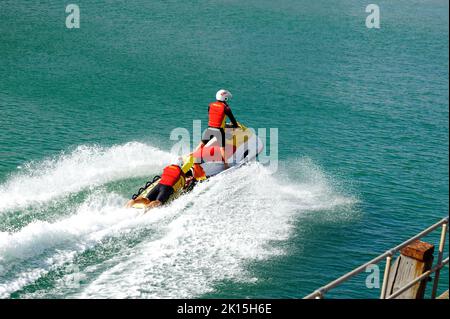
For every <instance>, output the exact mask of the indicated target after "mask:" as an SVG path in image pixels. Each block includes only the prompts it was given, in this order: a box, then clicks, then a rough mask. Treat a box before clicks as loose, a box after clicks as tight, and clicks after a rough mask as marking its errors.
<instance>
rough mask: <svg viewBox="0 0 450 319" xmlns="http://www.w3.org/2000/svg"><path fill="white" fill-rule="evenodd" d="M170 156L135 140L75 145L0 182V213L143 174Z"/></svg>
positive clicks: (27, 166)
mask: <svg viewBox="0 0 450 319" xmlns="http://www.w3.org/2000/svg"><path fill="white" fill-rule="evenodd" d="M173 157H174V156H173V155H171V154H170V153H168V152H165V151H162V150H160V149H157V148H155V147H153V146H150V145H147V144H143V143H138V142H130V143H126V144H123V145H116V146H113V147H109V148H105V147H98V146H79V147H77V148H76V149H75V150H74V151H72V152H70V153H68V154H65V153H62V154H60V155H59V156H57V157H55V158H51V159H47V160H45V161H43V162H40V163H28V164H27V165H25V167H24V168H23V169H22V171H19V172H16V173H15V174H13V175H12V176H11V177H10V178H9V179H8V180H7V181H6V182H5V183H4V184H2V185H0V213H1V212H4V211H8V210H13V209H22V208H26V207H29V206H32V205H39V204H44V203H47V202H49V201H51V200H54V199H58V198H62V197H66V196H68V195H70V194H72V193H77V192H79V191H81V190H83V189H85V188H89V187H93V186H99V185H102V184H105V183H107V182H111V181H115V180H120V179H123V178H129V177H139V176H146V175H148V174H149V172H153V171H158V170H159V169H160V168H161V167H162V166H164V165H165V164H167V163H169V162H170V161H171V160H173Z"/></svg>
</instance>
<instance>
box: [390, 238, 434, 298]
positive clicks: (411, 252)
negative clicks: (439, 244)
mask: <svg viewBox="0 0 450 319" xmlns="http://www.w3.org/2000/svg"><path fill="white" fill-rule="evenodd" d="M433 253H434V245H431V244H429V243H426V242H423V241H420V240H417V241H415V242H413V243H411V244H409V245H408V246H406V247H405V248H403V249H402V250H401V251H400V256H398V258H397V259H396V261H395V263H394V266H393V267H392V268H391V271H390V274H389V282H388V286H387V293H386V297H387V296H389V295H391V294H393V293H394V292H395V291H397V290H398V289H399V288H401V287H403V286H405V285H407V284H408V283H410V282H411V281H413V280H414V279H416V278H417V277H419V276H420V275H422V274H423V273H424V272H426V271H428V270H430V269H431V266H432V264H433ZM427 281H428V280H427V279H424V280H422V281H421V282H418V283H417V284H415V285H414V286H412V287H411V288H409V289H408V290H406V291H405V292H403V293H401V294H400V295H398V296H397V297H396V299H423V297H424V294H425V288H426V285H427Z"/></svg>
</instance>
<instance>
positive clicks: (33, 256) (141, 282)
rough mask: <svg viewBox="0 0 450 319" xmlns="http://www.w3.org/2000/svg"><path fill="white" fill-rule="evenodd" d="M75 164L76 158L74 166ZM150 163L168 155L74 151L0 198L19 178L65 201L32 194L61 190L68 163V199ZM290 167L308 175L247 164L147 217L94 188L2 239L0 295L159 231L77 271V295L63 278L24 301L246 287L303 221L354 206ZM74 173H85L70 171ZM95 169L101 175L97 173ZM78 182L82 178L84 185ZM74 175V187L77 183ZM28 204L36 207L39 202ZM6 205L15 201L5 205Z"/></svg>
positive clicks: (311, 173) (313, 173) (310, 169)
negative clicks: (257, 265) (140, 233)
mask: <svg viewBox="0 0 450 319" xmlns="http://www.w3.org/2000/svg"><path fill="white" fill-rule="evenodd" d="M127 149H128V150H130V149H131V151H133V150H134V153H135V154H134V156H136V157H137V158H134V159H132V156H131V155H130V154H128V155H124V154H121V153H123V152H124V151H126V150H127ZM138 150H140V151H138ZM146 151H147V154H146V156H143V155H142V153H145V152H146ZM81 154H89V155H81ZM155 154H156V155H155ZM79 156H80V157H81V158H83V160H81V161H80V160H77V159H76V158H77V157H79ZM158 156H160V157H159V159H161V160H162V159H165V158H166V157H170V154H168V153H164V152H162V151H159V150H157V149H153V148H151V147H148V146H146V145H143V144H139V143H130V144H125V145H122V146H118V147H112V148H110V149H101V150H98V149H87V150H77V151H75V152H73V153H72V154H71V155H68V156H61V158H60V159H59V160H54V161H51V162H50V165H48V168H47V169H44V170H43V172H45V173H35V174H22V175H17V176H16V177H15V178H14V179H13V180H10V181H9V182H8V183H7V184H5V185H3V189H2V196H6V195H5V193H8V192H9V194H14V187H13V186H12V185H13V184H14V183H18V182H19V181H20V179H26V178H27V177H28V178H31V179H35V180H34V181H33V183H35V184H33V183H32V185H35V186H33V187H36V190H37V193H38V194H41V195H42V200H45V198H49V197H52V196H63V192H62V190H57V188H54V187H53V186H52V185H48V187H47V185H46V186H45V187H44V189H43V190H42V193H39V190H38V188H37V184H38V183H39V182H41V183H42V182H43V181H47V183H52V182H55V183H61V184H60V186H61V187H64V185H63V183H62V182H61V181H62V180H63V178H62V175H64V174H63V173H67V172H68V170H70V169H71V168H70V167H71V165H75V166H77V169H73V170H74V171H73V176H72V177H71V179H72V181H74V183H75V184H77V185H76V186H72V187H73V188H70V189H67V188H66V191H67V192H70V191H77V190H78V189H80V188H82V187H89V186H91V185H99V184H101V183H105V182H109V181H111V180H114V179H119V178H124V177H130V176H135V175H136V174H140V172H142V174H147V173H148V165H152V162H150V164H149V162H148V159H149V158H152V157H156V158H157V157H158ZM88 158H89V159H90V160H88ZM107 159H108V160H109V161H110V163H112V166H113V167H114V168H115V169H116V170H117V172H116V171H114V170H113V169H112V168H111V169H110V168H103V171H102V168H101V167H102V165H103V164H102V163H103V162H104V161H105V160H107ZM66 161H68V163H67V162H66ZM295 166H296V167H298V168H299V169H300V170H301V171H303V172H307V174H303V176H307V178H305V179H304V180H302V181H300V182H299V181H292V180H289V179H288V178H287V177H283V176H282V174H272V173H270V172H269V170H267V169H265V168H264V167H263V166H262V165H260V164H258V163H253V164H250V165H246V166H244V167H242V168H240V169H237V170H235V171H234V172H230V173H226V174H223V175H221V176H216V177H213V178H212V179H210V180H209V181H207V182H205V183H202V184H200V185H198V187H196V188H195V189H194V190H193V191H192V192H191V193H189V194H186V195H184V196H183V197H181V198H180V199H178V200H175V201H174V202H173V203H172V204H170V205H168V206H165V207H161V208H158V209H155V210H153V211H151V212H150V213H148V214H145V215H142V214H140V213H138V212H136V211H134V210H127V209H124V208H123V204H124V202H125V201H126V199H125V198H123V197H121V196H119V195H117V194H108V195H105V194H104V192H101V191H100V190H97V191H94V192H93V193H91V195H90V196H89V197H88V198H87V199H86V200H85V201H84V202H83V203H80V204H79V206H78V207H76V209H75V210H74V213H73V214H72V215H70V216H65V217H62V218H61V219H60V220H57V221H54V222H44V221H34V222H31V223H29V224H28V225H27V226H25V227H23V228H22V229H20V230H19V231H17V232H13V233H9V232H3V233H1V232H0V265H2V269H0V297H1V298H6V297H8V296H10V295H11V293H13V292H15V291H18V290H20V289H22V288H23V287H25V286H27V285H29V284H32V283H33V282H35V281H36V280H37V279H39V278H41V277H43V276H45V275H46V274H47V273H48V272H49V271H51V270H54V269H57V268H58V267H62V266H63V265H66V264H67V263H69V264H73V262H74V259H75V258H76V256H77V255H79V254H81V253H83V252H85V251H86V250H87V249H96V247H98V246H99V245H102V241H103V240H105V239H106V238H112V237H114V238H117V239H118V240H123V239H121V238H122V237H123V236H124V234H127V233H129V232H132V231H137V230H139V229H142V228H151V229H157V230H158V231H159V233H160V234H159V236H158V237H157V238H155V237H154V236H150V235H145V236H144V237H143V238H140V239H139V243H138V244H137V245H136V246H134V247H133V249H131V250H126V249H122V250H120V251H119V252H118V253H117V254H115V255H114V256H113V257H112V258H110V259H108V260H107V261H103V262H100V263H103V265H102V264H96V265H95V266H94V267H93V268H91V269H83V270H82V271H81V272H80V273H81V277H82V278H89V280H87V281H86V283H85V284H83V285H81V287H80V288H79V289H76V290H75V291H72V290H68V288H67V286H65V285H64V280H59V281H58V280H57V281H56V282H55V283H54V287H53V288H51V289H50V290H49V291H40V292H38V293H36V294H37V295H33V294H31V297H33V296H39V297H44V298H45V297H54V296H61V295H63V296H64V297H75V298H76V297H89V298H103V297H107V298H143V297H145V298H151V297H152V298H164V297H167V298H182V297H197V296H201V295H202V294H205V293H208V292H211V291H213V290H214V287H215V284H217V283H218V282H220V281H223V280H233V281H246V282H249V281H251V282H254V281H255V280H257V278H254V276H253V275H252V274H251V273H249V272H248V271H247V269H248V268H247V266H248V265H249V263H252V262H260V261H263V260H266V259H267V258H272V257H274V256H278V255H281V254H285V253H287V252H286V251H285V250H284V249H283V246H282V245H279V244H278V243H280V242H283V241H286V240H288V239H289V238H290V236H291V235H292V232H293V231H294V229H295V222H296V221H297V220H298V217H299V216H300V215H301V214H303V213H305V212H314V211H324V210H330V209H334V208H335V207H339V206H347V205H350V206H351V205H352V204H353V203H354V202H355V200H354V199H353V198H349V197H347V196H343V195H340V194H339V193H337V192H336V191H335V190H334V188H333V184H332V183H330V180H329V178H327V176H326V175H325V174H323V173H322V172H321V170H320V169H319V168H318V167H316V166H314V165H312V164H311V163H310V162H302V161H299V163H296V165H295ZM80 169H84V170H85V171H87V172H88V173H87V174H86V175H83V174H81V173H77V172H76V170H80ZM98 169H100V171H101V172H100V173H96V172H97V171H98ZM127 170H128V171H127ZM63 171H64V172H63ZM77 174H78V175H77ZM82 175H83V176H89V177H86V178H85V179H83V178H82V177H81V176H82ZM301 175H302V174H301ZM77 176H78V178H81V179H82V180H80V181H77V180H76V179H77ZM5 190H6V192H5ZM5 198H6V197H5ZM34 200H35V201H36V202H39V200H38V197H37V196H36V197H34ZM33 204H34V201H30V202H29V203H28V205H33ZM14 205H17V203H16V202H10V206H11V207H12V206H14ZM3 207H5V206H3ZM92 269H96V271H92ZM99 269H100V270H99ZM98 271H100V273H97V272H98ZM69 291H70V292H69ZM25 297H26V295H25Z"/></svg>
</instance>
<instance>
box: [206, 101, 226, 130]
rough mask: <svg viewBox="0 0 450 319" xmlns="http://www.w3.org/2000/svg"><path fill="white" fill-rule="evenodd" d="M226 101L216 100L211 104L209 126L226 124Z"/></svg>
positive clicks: (216, 126)
mask: <svg viewBox="0 0 450 319" xmlns="http://www.w3.org/2000/svg"><path fill="white" fill-rule="evenodd" d="M225 106H226V105H225V103H223V102H220V101H216V102H212V103H211V104H209V122H208V126H209V127H215V128H220V127H224V126H225Z"/></svg>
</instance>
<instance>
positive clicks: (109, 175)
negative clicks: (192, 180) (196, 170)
mask: <svg viewBox="0 0 450 319" xmlns="http://www.w3.org/2000/svg"><path fill="white" fill-rule="evenodd" d="M76 3H77V4H78V5H79V7H80V10H81V25H80V26H81V27H80V29H71V30H69V29H67V28H66V27H65V18H66V13H65V5H66V3H65V2H63V1H45V2H39V3H31V2H29V1H9V0H6V1H5V0H3V1H2V2H1V3H0V297H1V298H36V297H38V298H79V297H95V298H98V297H107V298H152V297H157V298H160V297H163V298H164V297H168V298H172V297H189V298H195V297H207V298H209V297H212V298H216V297H225V298H228V297H238V298H246V297H250V298H258V297H262V298H266V297H273V298H300V297H303V296H305V295H306V294H308V293H310V292H312V291H313V290H314V289H316V288H318V287H320V286H321V285H324V284H326V283H328V282H329V281H331V280H333V279H335V278H337V277H338V276H340V275H342V274H344V273H346V272H347V271H350V270H351V269H353V268H354V267H356V266H358V265H360V264H362V263H364V262H366V261H368V260H370V259H371V258H372V257H374V256H376V255H377V254H379V253H382V252H384V251H385V250H387V249H388V248H390V247H392V246H394V245H396V244H398V243H400V242H401V241H403V240H405V239H407V238H409V237H411V236H412V235H414V234H415V233H416V232H418V231H420V230H422V229H424V228H425V227H427V226H429V225H430V224H432V223H434V222H436V221H438V220H439V219H440V218H442V217H444V216H446V215H448V209H449V204H448V203H449V202H448V196H449V171H448V155H449V154H448V150H449V139H448V138H449V135H448V133H449V125H448V115H449V114H448V112H449V107H448V105H449V93H448V92H449V91H448V85H449V74H448V70H449V69H448V67H449V64H448V62H449V57H448V52H449V51H448V48H449V47H448V27H449V18H448V9H449V8H448V1H445V0H442V1H440V0H439V1H438V0H435V1H426V2H424V1H416V0H413V1H411V0H410V1H403V0H396V1H378V2H377V4H378V5H379V6H380V9H381V28H380V29H367V28H366V26H365V19H366V16H367V13H365V7H366V5H367V4H368V3H365V2H364V1H356V0H355V1H352V0H344V1H333V2H331V1H294V0H280V1H275V2H274V1H265V0H264V1H261V0H249V1H234V0H229V1H225V0H222V1H208V2H205V1H156V0H155V1H128V2H127V1H114V2H112V1H95V2H94V3H93V1H85V0H80V1H76ZM220 88H227V89H229V90H230V91H231V92H232V93H233V95H234V98H233V101H232V103H231V106H232V109H233V111H234V113H235V115H236V117H237V119H238V121H241V122H243V123H245V124H246V125H247V126H250V127H254V128H271V127H272V128H278V132H279V134H278V135H279V145H278V153H279V170H278V171H277V172H276V173H272V172H270V171H269V170H268V169H267V168H265V167H263V166H262V165H260V164H252V165H249V166H248V167H244V168H242V169H240V170H238V171H236V172H235V173H233V174H229V175H227V176H224V177H221V178H216V179H215V180H211V181H210V183H207V184H205V185H201V186H200V187H198V188H197V189H196V190H195V191H194V192H193V193H191V194H189V195H187V196H186V197H185V199H183V200H182V201H175V202H174V203H173V204H172V205H170V206H168V207H164V208H162V209H158V210H156V211H154V212H152V214H148V215H146V216H138V215H137V214H135V213H132V212H128V211H125V210H123V209H122V206H123V203H124V202H125V201H126V199H127V198H129V196H130V195H131V194H132V193H133V192H135V191H136V189H137V188H138V187H140V186H141V185H142V184H143V183H144V182H145V181H146V179H147V178H148V177H150V176H153V175H155V174H157V173H159V171H160V170H161V168H162V167H163V166H164V164H166V163H167V162H169V161H170V160H171V158H172V157H173V155H171V154H170V149H171V147H172V145H173V144H174V143H175V141H172V140H170V139H169V137H170V132H171V130H172V129H174V128H176V127H185V128H187V129H189V130H192V120H194V119H200V120H202V121H203V125H204V124H205V121H206V119H207V104H208V103H209V102H211V101H212V99H213V97H214V94H215V92H216V91H217V90H218V89H220ZM194 143H197V141H195V142H194ZM437 237H438V234H435V235H433V236H430V237H428V239H429V240H430V241H432V242H434V243H436V240H437ZM381 266H383V265H381ZM445 288H447V289H448V271H447V270H446V271H445V272H444V275H443V281H442V282H441V285H440V291H442V290H444V289H445ZM378 294H379V289H367V288H366V287H365V275H362V276H359V277H357V278H355V279H353V280H352V281H350V282H349V283H348V284H346V285H344V286H342V287H340V288H338V289H336V290H335V291H333V293H331V294H330V295H329V296H330V297H335V298H336V297H337V298H372V297H377V296H378Z"/></svg>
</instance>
